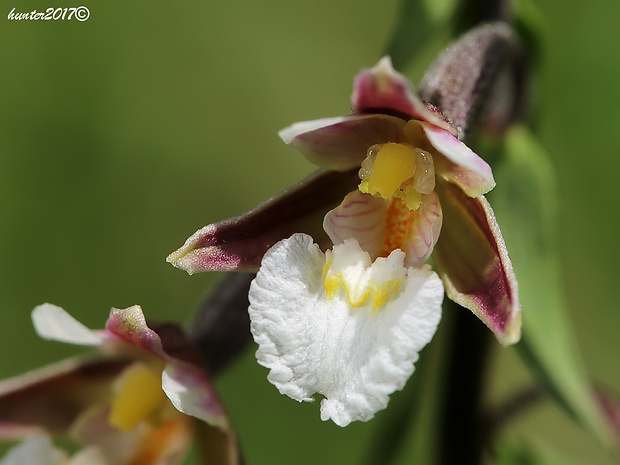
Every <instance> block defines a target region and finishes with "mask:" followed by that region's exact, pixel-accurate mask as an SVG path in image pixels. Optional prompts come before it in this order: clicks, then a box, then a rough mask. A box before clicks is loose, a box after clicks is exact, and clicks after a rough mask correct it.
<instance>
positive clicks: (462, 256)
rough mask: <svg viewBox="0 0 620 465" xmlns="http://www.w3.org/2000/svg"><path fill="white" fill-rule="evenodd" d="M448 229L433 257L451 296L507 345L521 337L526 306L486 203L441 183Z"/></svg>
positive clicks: (441, 196)
mask: <svg viewBox="0 0 620 465" xmlns="http://www.w3.org/2000/svg"><path fill="white" fill-rule="evenodd" d="M438 188H439V195H440V199H441V207H442V209H443V214H444V225H443V229H442V232H441V236H440V237H439V241H438V242H437V245H436V247H435V251H434V253H433V259H434V260H435V264H436V265H437V268H438V271H439V274H440V275H441V277H442V279H443V281H444V285H445V288H446V293H447V295H448V297H449V298H450V299H452V300H453V301H454V302H456V303H458V304H459V305H462V306H463V307H466V308H468V309H470V310H471V311H472V312H474V314H476V315H477V316H478V318H480V319H481V320H482V321H483V322H484V323H485V324H486V325H487V326H488V327H489V328H490V329H491V330H492V331H493V332H494V333H495V336H496V337H497V339H498V340H499V341H500V342H501V343H502V344H504V345H509V344H514V343H515V342H517V341H518V340H519V339H520V337H521V304H520V302H519V296H518V291H517V281H516V278H515V275H514V272H513V269H512V263H511V261H510V258H509V257H508V252H507V251H506V245H505V243H504V239H503V237H502V234H501V232H500V230H499V226H498V225H497V221H496V219H495V214H494V213H493V210H492V209H491V206H490V205H489V203H488V202H487V200H486V199H485V198H484V197H482V196H480V197H476V198H471V197H468V196H466V195H465V194H464V193H463V191H462V190H461V189H460V188H458V187H457V186H455V185H453V184H450V183H445V182H441V183H440V184H438Z"/></svg>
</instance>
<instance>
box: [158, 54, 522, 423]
mask: <svg viewBox="0 0 620 465" xmlns="http://www.w3.org/2000/svg"><path fill="white" fill-rule="evenodd" d="M352 106H353V114H352V115H349V116H343V117H336V118H327V119H321V120H316V121H308V122H302V123H296V124H294V125H292V126H290V127H288V128H286V129H284V130H282V131H281V132H280V137H281V138H282V139H283V140H284V141H285V142H286V143H287V144H289V145H291V146H292V147H295V148H296V149H298V150H299V151H300V152H301V153H302V154H303V155H304V156H305V157H306V158H307V159H308V160H310V161H311V162H313V163H315V164H317V165H319V166H320V167H321V168H323V170H320V171H319V172H317V173H315V174H314V175H313V176H311V177H310V178H308V179H307V180H305V181H303V182H302V183H300V184H299V185H297V186H295V187H293V188H291V189H290V190H288V191H285V192H284V193H283V194H281V195H280V196H278V197H276V198H274V199H272V200H270V201H268V202H267V203H265V204H263V205H261V206H259V207H258V208H256V209H255V210H253V211H251V212H249V213H247V214H245V215H242V216H240V217H237V218H233V219H231V220H227V221H224V222H221V223H217V224H213V225H209V226H206V227H205V228H203V229H201V230H199V231H197V232H196V233H195V234H194V235H193V236H191V237H190V238H189V239H188V240H187V242H186V243H185V244H184V245H183V247H181V248H180V249H179V250H177V251H176V252H174V253H173V254H171V255H170V256H169V257H168V260H169V261H170V262H172V263H173V264H174V265H175V266H177V267H179V268H182V269H185V270H186V271H188V272H189V273H193V272H198V271H210V270H226V271H232V270H241V271H252V270H254V269H256V268H257V267H258V265H259V262H260V267H259V269H258V274H257V277H256V279H255V280H254V282H253V284H252V286H251V288H250V293H249V299H250V307H249V312H250V318H251V320H252V326H251V329H252V333H253V335H254V338H255V340H256V342H257V343H258V345H259V348H258V351H257V358H258V361H259V363H261V364H262V365H264V366H266V367H268V368H270V370H271V371H270V374H269V380H270V381H271V382H272V383H273V384H275V385H276V386H277V387H278V389H279V390H280V392H282V393H284V394H286V395H288V396H290V397H292V398H293V399H296V400H299V401H310V400H312V395H313V394H314V393H320V394H322V395H324V396H325V399H324V400H323V401H322V403H321V418H322V419H324V420H326V419H332V420H333V421H334V422H336V423H337V424H339V425H341V426H344V425H346V424H348V423H350V422H351V421H353V420H368V419H370V418H372V417H373V416H374V414H375V412H376V411H378V410H380V409H382V408H384V407H385V406H386V405H387V402H388V398H389V395H390V394H391V393H393V392H394V391H395V390H398V389H401V388H402V387H403V386H404V384H405V382H406V380H407V379H408V378H409V376H410V375H411V374H412V372H413V369H414V366H413V364H414V363H415V361H416V360H417V358H418V352H419V351H420V350H421V349H422V348H423V347H424V346H425V345H426V344H427V343H428V342H429V341H430V340H431V338H432V337H433V335H434V333H435V330H436V328H437V325H438V323H439V320H440V317H441V302H442V298H443V293H444V286H445V292H446V293H447V295H448V297H449V298H450V299H452V300H454V301H455V302H457V303H459V304H461V305H462V306H464V307H467V308H469V309H470V310H472V311H473V312H474V313H475V314H476V315H477V316H478V317H479V318H480V319H481V320H482V321H483V322H484V323H485V324H486V325H487V326H488V327H489V328H490V329H491V330H492V331H493V332H494V333H495V335H496V336H497V338H498V340H499V341H500V342H501V343H502V344H504V345H508V344H512V343H514V342H516V341H517V340H518V339H519V338H520V324H521V308H520V303H519V299H518V294H517V284H516V280H515V277H514V273H513V270H512V265H511V262H510V259H509V257H508V254H507V251H506V247H505V244H504V241H503V238H502V236H501V233H500V230H499V227H498V225H497V222H496V220H495V216H494V214H493V210H492V209H491V207H490V205H489V203H488V202H487V200H486V199H485V198H484V196H483V195H484V194H485V193H486V192H488V191H489V190H491V189H492V188H493V187H494V185H495V182H494V180H493V175H492V172H491V168H490V167H489V165H488V164H487V163H486V162H485V161H484V160H483V159H481V158H480V157H479V156H478V155H476V154H475V153H474V152H473V151H472V150H471V149H469V148H468V147H467V146H466V145H465V144H464V143H463V142H461V141H460V140H459V139H458V137H457V130H456V128H454V127H453V126H452V125H451V124H450V122H449V121H447V120H446V118H444V117H443V115H442V114H441V112H440V111H439V110H438V109H436V108H434V107H433V106H432V105H429V104H426V103H424V102H423V101H421V100H420V99H419V98H418V97H417V96H416V95H415V93H414V92H413V90H412V88H411V86H410V84H409V82H408V81H407V79H406V78H404V76H402V75H401V74H399V73H397V72H396V71H395V70H394V69H393V68H392V65H391V61H390V59H389V58H387V57H386V58H383V59H382V60H381V61H380V62H379V63H378V64H377V65H376V66H375V67H374V68H372V69H368V70H364V71H362V72H361V73H360V74H359V75H358V76H357V78H356V80H355V87H354V92H353V97H352ZM338 202H339V205H337V204H338ZM334 205H337V206H336V207H335V208H334ZM318 218H323V220H322V222H321V221H320V220H318ZM321 229H322V230H321ZM305 233H307V234H305ZM308 234H310V235H311V236H312V237H310V236H309V235H308ZM289 236H290V237H289ZM313 238H314V240H313ZM278 241H279V242H278ZM314 241H316V242H318V244H315V242H314ZM319 245H320V246H321V247H322V249H323V250H326V251H325V252H323V251H321V248H320V247H319ZM431 256H432V259H433V262H434V263H435V265H436V268H437V271H438V273H439V275H440V276H441V279H439V277H438V276H437V274H436V273H435V272H433V271H432V270H431V268H430V267H429V265H427V264H425V263H426V262H427V260H428V259H429V257H431ZM261 260H262V262H261ZM442 282H443V285H442Z"/></svg>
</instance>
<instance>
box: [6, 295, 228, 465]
mask: <svg viewBox="0 0 620 465" xmlns="http://www.w3.org/2000/svg"><path fill="white" fill-rule="evenodd" d="M32 319H33V323H34V326H35V329H36V331H37V333H38V334H39V335H40V336H41V337H43V338H45V339H51V340H56V341H61V342H67V343H71V344H80V345H86V346H94V347H97V348H98V349H99V350H100V354H98V355H96V356H88V357H82V358H75V359H69V360H66V361H64V362H61V363H59V364H56V365H53V366H50V367H46V368H43V369H41V370H38V371H35V372H32V373H27V374H25V375H22V376H18V377H16V378H13V379H9V380H6V381H3V382H2V383H0V437H1V438H4V439H8V438H12V439H17V438H24V437H26V438H27V439H26V440H25V441H24V442H23V443H21V444H20V445H18V446H16V448H15V449H14V450H13V452H11V453H9V454H8V455H7V457H5V459H4V462H0V463H2V464H3V465H13V464H19V463H48V461H49V463H50V464H55V463H70V464H74V465H77V464H82V463H89V464H96V465H99V464H102V465H103V464H106V465H124V464H127V465H129V464H135V465H148V464H153V465H154V464H166V465H174V464H178V463H181V461H182V460H183V459H184V457H185V455H186V454H187V452H188V450H189V446H190V443H191V440H192V437H193V436H194V435H196V437H197V438H199V439H200V440H201V443H200V446H201V447H202V448H203V449H204V451H201V452H204V453H205V456H206V457H210V458H213V457H216V458H217V460H219V461H217V463H226V464H231V465H232V464H237V463H240V462H239V457H238V452H237V447H236V442H235V437H234V434H233V432H232V429H231V426H230V424H229V421H228V417H227V415H226V412H225V411H224V408H223V407H222V404H221V402H220V400H219V398H218V396H217V393H216V392H215V390H214V388H213V386H212V385H211V382H210V380H209V378H208V376H207V374H206V373H205V371H204V370H203V368H202V367H201V364H200V362H199V360H198V359H197V357H195V356H194V354H193V352H192V351H193V347H192V346H191V345H190V344H189V343H188V342H187V341H186V340H185V338H184V335H183V333H182V331H181V330H180V329H179V328H178V327H176V326H173V325H161V326H158V327H155V329H153V328H152V327H149V326H148V325H147V323H146V320H145V318H144V315H143V313H142V310H141V308H140V307H139V306H133V307H129V308H126V309H122V310H121V309H115V308H113V309H112V310H111V311H110V317H109V319H108V321H107V324H106V328H105V329H104V330H90V329H88V328H87V327H85V326H84V325H82V324H81V323H80V322H78V321H77V320H75V319H74V318H73V317H71V316H70V315H69V314H68V313H67V312H65V311H64V310H63V309H62V308H60V307H57V306H55V305H51V304H43V305H40V306H38V307H36V308H35V309H34V310H33V312H32ZM35 433H36V435H35V436H33V434H35ZM49 435H53V436H63V437H67V436H68V437H69V438H70V439H71V440H72V441H74V442H75V443H76V444H77V445H78V446H80V447H81V448H82V450H80V451H79V452H78V453H77V454H76V455H74V456H72V457H71V458H70V459H68V458H67V456H66V454H64V453H63V452H62V451H61V450H60V449H57V448H56V447H54V446H53V445H52V443H51V442H50V438H49ZM52 451H53V453H52ZM11 457H13V458H11ZM53 457H57V458H58V460H59V461H53V460H52V458H53ZM63 457H64V458H63ZM20 458H21V461H20ZM26 458H28V460H25V459H26ZM44 459H45V460H44ZM24 460H25V461H24ZM46 460H47V461H46Z"/></svg>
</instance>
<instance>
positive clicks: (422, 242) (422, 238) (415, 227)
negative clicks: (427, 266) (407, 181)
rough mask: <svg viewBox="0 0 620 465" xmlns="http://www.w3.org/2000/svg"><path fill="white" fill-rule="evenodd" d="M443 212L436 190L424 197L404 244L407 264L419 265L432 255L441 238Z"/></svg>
mask: <svg viewBox="0 0 620 465" xmlns="http://www.w3.org/2000/svg"><path fill="white" fill-rule="evenodd" d="M442 222H443V214H442V212H441V204H440V203H439V197H438V196H437V193H436V192H431V193H430V194H428V195H425V196H423V197H422V204H421V205H420V208H419V209H418V210H417V214H416V216H415V218H414V220H413V223H412V225H411V235H410V239H409V241H407V242H405V243H404V244H403V252H405V254H406V259H405V265H406V266H413V267H418V266H421V265H423V264H424V263H425V262H426V260H428V257H430V256H431V254H432V253H433V250H434V248H435V244H436V243H437V240H438V239H439V233H440V232H441V225H442Z"/></svg>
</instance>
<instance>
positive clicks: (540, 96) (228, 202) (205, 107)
mask: <svg viewBox="0 0 620 465" xmlns="http://www.w3.org/2000/svg"><path fill="white" fill-rule="evenodd" d="M83 4H84V5H85V6H87V7H88V8H89V9H90V12H91V16H90V18H89V19H88V20H87V21H85V22H78V21H75V20H71V21H9V20H8V19H7V16H6V15H8V13H9V12H10V11H11V9H12V8H13V7H15V8H16V11H18V12H19V11H21V12H29V11H32V10H34V9H37V10H38V11H45V9H46V8H48V7H50V6H62V7H70V6H78V5H77V4H76V5H73V4H68V3H67V4H63V5H51V4H48V3H45V2H41V1H32V0H31V1H25V0H16V1H15V2H13V3H6V2H4V10H3V11H0V13H1V14H0V61H1V65H0V67H1V69H2V72H1V74H0V75H1V76H2V80H1V83H2V85H1V86H0V105H1V106H0V328H1V333H0V376H2V377H7V376H11V375H16V374H18V373H21V372H24V371H27V370H29V369H33V368H35V367H38V366H41V365H43V364H46V363H49V362H52V361H55V360H59V359H61V358H64V357H67V356H70V355H74V354H76V353H78V352H79V351H80V350H81V349H79V348H75V347H69V346H63V345H61V344H57V343H52V342H45V341H42V340H39V339H38V338H37V336H36V335H35V333H34V331H33V329H32V325H31V321H30V311H31V310H32V308H33V307H34V306H36V305H38V304H40V303H43V302H51V303H54V304H57V305H60V306H62V307H64V308H65V309H67V310H68V311H69V312H70V313H72V314H73V315H75V316H76V317H77V318H78V319H80V320H81V321H83V322H84V323H85V324H87V325H88V326H90V327H93V328H97V327H102V325H103V323H104V322H105V320H106V318H107V314H108V311H109V308H110V307H112V306H114V307H119V308H124V307H127V306H130V305H133V304H140V305H141V306H142V308H143V309H144V311H145V313H146V315H147V317H150V318H154V319H155V318H156V319H167V320H177V321H181V322H186V321H188V320H189V318H190V317H191V315H192V312H193V310H194V309H195V308H196V306H197V305H198V304H199V303H200V302H201V300H202V299H203V298H204V297H205V296H206V295H207V294H208V292H209V290H210V289H211V288H212V286H213V285H214V284H215V283H216V282H217V280H218V279H219V278H220V276H218V275H217V274H212V275H206V274H201V275H195V276H191V277H190V276H188V275H187V274H185V273H184V272H182V271H179V270H176V269H174V268H173V267H172V266H171V265H169V264H167V263H166V262H165V257H166V256H167V255H168V254H169V253H170V252H172V251H173V250H175V249H176V248H177V247H179V246H180V245H182V243H183V242H184V241H185V239H186V238H187V237H188V236H189V235H190V234H192V233H193V232H194V231H195V230H196V229H198V228H200V227H202V226H204V225H205V224H208V223H211V222H214V221H217V220H220V219H223V218H226V217H229V216H233V215H237V214H240V213H242V212H243V211H245V210H247V209H249V208H251V207H253V206H255V205H256V204H257V203H259V202H261V201H263V200H266V199H267V198H269V197H270V196H271V195H273V194H275V193H277V192H278V191H280V190H281V189H282V188H284V187H286V186H288V185H289V184H291V183H293V182H295V181H297V180H298V179H300V178H301V177H302V176H304V175H306V174H308V173H310V172H311V171H312V170H313V166H311V165H310V164H309V163H307V162H306V161H305V160H304V159H303V158H302V157H301V156H300V155H299V154H298V153H296V152H295V151H293V150H291V149H288V148H287V147H286V146H285V145H284V144H283V143H282V142H281V141H280V140H279V138H278V137H277V131H278V130H279V129H281V128H283V127H285V126H287V125H289V124H291V123H292V122H295V121H299V120H307V119H314V118H320V117H326V116H336V115H342V114H346V113H348V112H349V96H350V93H351V84H352V80H353V76H354V75H355V74H356V73H357V72H358V71H359V70H360V69H361V68H363V67H369V66H372V65H373V64H374V63H375V62H376V61H377V59H378V58H379V57H380V56H381V54H382V52H383V50H384V48H385V45H386V43H387V41H388V38H389V36H390V30H391V27H392V24H393V22H394V21H395V18H396V15H397V11H398V9H397V1H396V0H388V1H386V2H381V6H379V4H378V3H377V2H373V1H356V0H338V1H336V2H334V1H332V0H316V1H314V2H286V1H282V0H264V1H261V2H256V1H253V0H238V1H237V2H235V5H234V7H233V6H232V5H231V3H229V2H224V1H217V0H209V1H206V2H185V3H184V4H183V5H181V4H170V3H169V4H164V3H162V2H158V3H154V2H143V1H137V2H93V1H90V0H86V2H84V3H83ZM537 6H538V7H539V8H540V11H541V12H542V15H543V22H542V23H541V26H542V32H543V39H544V49H543V51H542V52H543V53H542V58H543V60H542V62H543V67H542V68H541V69H540V70H539V71H540V74H539V82H538V86H537V89H536V92H535V98H536V104H537V106H538V108H539V110H540V111H539V115H538V116H539V121H540V133H539V135H540V137H541V140H542V141H543V143H544V145H545V146H546V147H547V148H548V150H549V151H550V152H551V153H552V156H553V158H554V160H555V163H556V165H557V169H558V173H559V179H560V190H561V191H560V195H561V197H560V198H561V200H562V219H561V221H562V223H561V229H560V230H561V236H560V237H558V241H559V242H560V244H561V250H562V253H563V256H562V258H563V266H564V279H565V283H566V292H567V295H568V298H569V299H568V301H569V303H570V311H571V315H572V318H573V321H574V324H575V327H576V330H577V334H578V338H579V342H580V345H581V349H582V353H583V357H584V359H585V362H586V364H587V366H588V367H589V370H590V372H591V373H592V376H593V377H594V378H595V379H596V380H598V381H600V382H601V383H602V384H603V385H605V386H609V387H611V388H613V389H615V390H616V391H620V370H619V369H618V368H619V364H618V355H619V354H620V342H619V338H618V331H619V329H620V312H619V311H618V308H617V303H616V301H615V298H616V296H617V295H616V292H617V289H618V283H617V279H618V277H619V274H618V263H620V248H619V247H617V245H616V240H617V236H618V233H617V229H616V228H617V227H618V226H619V225H620V208H619V207H618V200H619V191H618V173H619V172H620V156H619V155H620V138H619V137H618V129H617V128H618V127H620V112H619V111H618V108H620V90H619V89H618V83H619V82H620V79H619V78H620V54H619V53H618V51H617V49H616V46H617V44H618V43H620V28H618V25H617V18H618V17H620V16H619V15H620V3H618V2H617V0H599V1H598V2H597V3H596V8H594V7H593V4H592V3H591V2H573V3H572V4H571V6H570V8H568V7H567V5H566V2H564V1H562V0H548V1H545V2H539V4H538V5H537ZM430 58H431V57H429V60H430ZM404 71H405V72H408V74H409V76H410V77H411V78H412V79H413V80H414V82H415V81H416V80H417V79H419V77H420V73H419V70H417V69H411V70H404ZM527 311H528V309H524V312H525V318H527ZM253 352H254V347H250V348H249V350H248V351H247V352H246V353H245V355H244V357H243V358H242V359H241V360H240V361H239V363H238V364H237V365H235V366H234V367H233V368H232V369H231V370H229V371H228V372H227V373H226V374H224V375H223V376H222V377H221V378H220V379H219V380H218V381H217V384H218V386H219V387H220V388H221V391H222V396H223V398H224V400H225V403H226V405H227V407H228V409H229V411H230V414H231V416H232V420H233V422H234V424H235V425H236V427H237V429H238V432H239V436H240V440H241V444H242V446H243V448H244V450H245V453H246V456H247V457H248V459H249V460H248V461H249V463H270V464H273V465H278V464H282V465H284V464H291V463H296V464H305V463H341V464H355V463H359V462H360V460H361V458H362V457H363V455H364V453H365V451H366V449H365V447H366V446H367V442H366V440H367V438H368V437H369V436H370V435H372V433H373V428H376V424H377V423H375V422H370V423H367V424H354V425H352V426H350V427H349V428H346V429H340V428H338V427H336V426H334V425H333V424H331V423H322V422H321V421H320V419H319V415H318V405H317V404H316V403H315V404H304V405H298V404H296V403H295V402H293V401H291V400H290V399H288V398H285V397H284V396H281V395H279V394H278V393H277V390H276V389H275V388H274V387H273V386H271V385H270V384H269V383H268V382H267V380H266V374H267V371H266V370H265V369H264V368H262V367H259V366H258V365H257V364H256V363H255V362H254V358H253ZM494 367H495V372H494V376H495V377H496V378H497V379H496V380H495V381H494V383H493V385H496V386H501V385H502V380H503V379H509V380H511V381H510V382H513V380H516V381H514V382H517V383H524V384H525V383H527V382H528V379H529V378H528V375H527V373H526V371H525V370H524V368H523V367H522V366H521V364H520V362H519V361H518V359H517V358H516V356H515V354H514V353H513V350H512V349H501V348H499V347H498V348H497V354H496V359H495V365H494ZM498 389H500V388H498ZM380 416H381V413H380V414H379V415H378V417H380ZM510 434H511V435H513V437H514V438H515V440H520V438H534V439H533V440H536V438H537V437H539V438H540V440H547V439H548V441H549V443H550V445H551V446H552V447H557V448H559V449H561V450H564V451H565V452H566V453H567V454H569V456H572V457H573V458H576V462H575V463H608V462H607V461H606V460H605V459H604V457H603V456H602V455H601V454H600V453H599V452H597V450H596V448H595V446H594V444H593V443H592V442H591V441H590V439H588V438H587V436H586V435H585V434H583V433H582V432H581V430H580V429H579V428H577V427H575V426H573V425H572V424H571V423H570V421H569V420H568V419H567V417H566V416H565V415H564V414H563V413H561V412H560V411H559V410H558V409H557V408H556V407H554V406H553V405H551V404H545V405H544V406H543V407H542V408H541V409H540V410H538V411H535V412H532V413H528V414H527V415H525V416H524V417H522V418H521V419H520V420H519V422H518V424H517V425H516V427H515V428H514V429H513V430H512V431H511V433H510ZM581 459H582V461H581V462H580V460H581ZM403 460H404V459H403ZM403 463H406V462H405V461H403Z"/></svg>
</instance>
